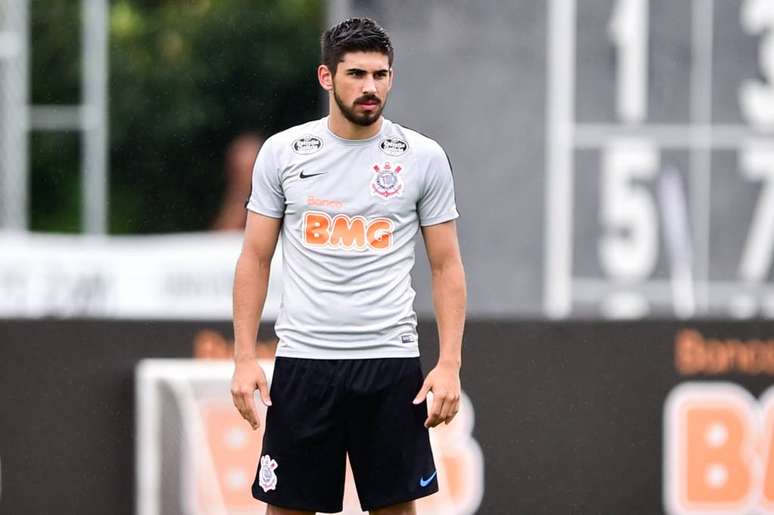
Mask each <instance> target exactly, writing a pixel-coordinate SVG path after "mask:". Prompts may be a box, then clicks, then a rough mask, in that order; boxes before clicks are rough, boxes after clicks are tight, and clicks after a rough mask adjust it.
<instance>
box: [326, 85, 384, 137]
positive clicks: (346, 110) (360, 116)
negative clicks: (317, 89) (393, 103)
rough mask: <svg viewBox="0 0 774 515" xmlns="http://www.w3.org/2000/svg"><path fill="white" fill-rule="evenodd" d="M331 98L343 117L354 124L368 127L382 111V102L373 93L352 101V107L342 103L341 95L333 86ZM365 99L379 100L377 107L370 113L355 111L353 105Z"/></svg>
mask: <svg viewBox="0 0 774 515" xmlns="http://www.w3.org/2000/svg"><path fill="white" fill-rule="evenodd" d="M333 98H334V100H336V105H337V106H339V109H340V110H341V113H342V114H343V115H344V118H346V119H347V120H349V121H350V122H352V123H354V124H355V125H360V126H361V127H368V126H369V125H372V124H373V123H374V122H376V121H377V120H378V119H379V117H380V116H382V111H384V102H382V101H381V100H379V98H378V97H376V96H375V95H366V96H362V97H360V98H358V99H357V100H355V101H354V102H353V103H352V107H349V106H347V105H346V104H344V101H343V100H342V99H341V97H339V95H338V93H336V87H335V86H334V88H333ZM367 100H377V101H378V102H379V107H378V108H377V109H375V110H374V111H371V112H370V113H369V112H367V111H363V112H362V113H358V112H356V111H355V106H357V105H358V104H359V103H361V102H364V101H367Z"/></svg>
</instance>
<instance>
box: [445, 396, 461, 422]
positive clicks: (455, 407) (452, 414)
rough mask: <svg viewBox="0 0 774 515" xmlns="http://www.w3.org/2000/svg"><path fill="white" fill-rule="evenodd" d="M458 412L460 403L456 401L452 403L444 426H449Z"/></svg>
mask: <svg viewBox="0 0 774 515" xmlns="http://www.w3.org/2000/svg"><path fill="white" fill-rule="evenodd" d="M459 411H460V401H459V399H457V400H456V401H454V403H452V408H451V410H450V412H449V416H448V417H446V424H449V423H450V422H451V421H452V420H454V417H456V416H457V413H459Z"/></svg>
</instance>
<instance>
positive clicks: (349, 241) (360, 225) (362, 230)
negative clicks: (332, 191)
mask: <svg viewBox="0 0 774 515" xmlns="http://www.w3.org/2000/svg"><path fill="white" fill-rule="evenodd" d="M365 239H366V227H365V219H364V218H362V217H359V216H358V217H355V218H353V219H352V222H351V223H350V222H349V217H347V216H344V215H338V216H336V218H334V219H333V231H331V245H333V246H334V247H337V246H342V247H344V248H345V249H351V248H356V249H362V248H364V247H365V244H366V241H365Z"/></svg>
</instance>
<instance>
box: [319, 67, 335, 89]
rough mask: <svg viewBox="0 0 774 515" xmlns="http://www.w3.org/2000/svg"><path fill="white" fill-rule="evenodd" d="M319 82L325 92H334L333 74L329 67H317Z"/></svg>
mask: <svg viewBox="0 0 774 515" xmlns="http://www.w3.org/2000/svg"><path fill="white" fill-rule="evenodd" d="M317 80H318V81H319V82H320V86H322V89H324V90H325V91H331V90H333V73H331V71H330V69H328V66H326V65H324V64H321V65H320V66H318V67H317Z"/></svg>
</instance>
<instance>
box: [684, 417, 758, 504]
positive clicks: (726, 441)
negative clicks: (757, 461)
mask: <svg viewBox="0 0 774 515" xmlns="http://www.w3.org/2000/svg"><path fill="white" fill-rule="evenodd" d="M751 429H752V428H747V427H745V419H744V416H743V414H742V413H740V412H739V410H737V409H734V407H733V406H722V405H719V404H715V403H712V404H710V405H708V406H707V405H705V406H702V407H700V406H691V407H687V408H686V412H685V440H684V441H685V445H686V450H685V451H686V452H685V460H686V463H685V474H686V500H687V501H688V503H689V504H690V505H696V504H704V503H707V504H735V503H740V502H743V501H744V499H745V497H746V496H747V495H748V494H749V492H750V488H751V486H752V485H751V478H750V470H749V469H748V464H747V462H746V461H745V457H744V444H745V439H746V438H745V437H746V431H748V430H751Z"/></svg>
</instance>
